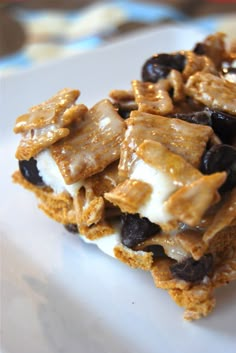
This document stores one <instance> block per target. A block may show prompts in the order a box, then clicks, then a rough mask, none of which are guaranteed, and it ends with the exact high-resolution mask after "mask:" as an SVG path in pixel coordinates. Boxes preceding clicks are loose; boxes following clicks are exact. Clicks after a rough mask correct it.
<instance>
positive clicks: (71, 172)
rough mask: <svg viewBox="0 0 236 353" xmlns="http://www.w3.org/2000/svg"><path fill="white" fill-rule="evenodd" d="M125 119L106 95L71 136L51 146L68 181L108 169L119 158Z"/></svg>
mask: <svg viewBox="0 0 236 353" xmlns="http://www.w3.org/2000/svg"><path fill="white" fill-rule="evenodd" d="M124 132H125V123H124V120H123V119H121V117H120V116H119V114H118V113H117V112H116V110H115V109H114V107H113V105H112V103H111V102H110V101H109V100H107V99H105V100H102V101H100V102H99V103H97V104H96V105H95V106H94V107H92V108H91V109H90V110H89V111H88V112H87V113H86V114H85V115H84V116H83V118H82V121H79V122H78V123H77V122H76V123H75V125H74V126H73V129H72V131H71V133H70V135H69V136H67V137H66V138H64V139H62V140H60V141H59V142H58V143H56V144H54V145H53V146H51V153H52V156H53V158H54V160H55V162H56V163H57V165H58V167H59V169H60V171H61V174H62V176H63V178H64V180H65V182H66V183H67V184H73V183H75V182H77V181H78V180H81V179H86V178H88V177H90V176H91V175H94V174H96V173H98V172H101V171H102V170H104V169H105V168H106V167H107V166H108V165H109V164H110V163H112V162H114V161H115V160H117V159H119V157H120V144H121V142H122V140H123V136H124Z"/></svg>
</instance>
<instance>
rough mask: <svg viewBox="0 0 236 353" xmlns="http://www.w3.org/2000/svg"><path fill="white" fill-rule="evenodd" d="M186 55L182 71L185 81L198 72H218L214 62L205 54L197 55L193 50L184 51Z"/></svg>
mask: <svg viewBox="0 0 236 353" xmlns="http://www.w3.org/2000/svg"><path fill="white" fill-rule="evenodd" d="M183 53H184V55H185V57H186V64H185V67H184V70H183V72H182V76H183V79H184V81H185V82H186V81H187V79H188V78H189V77H190V76H191V75H193V74H195V73H196V72H200V71H202V72H211V73H212V74H217V70H216V67H215V65H214V63H213V62H212V61H211V59H210V58H208V57H207V56H205V55H201V56H200V55H196V54H195V53H193V52H192V51H184V52H183Z"/></svg>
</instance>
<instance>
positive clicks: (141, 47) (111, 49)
mask: <svg viewBox="0 0 236 353" xmlns="http://www.w3.org/2000/svg"><path fill="white" fill-rule="evenodd" d="M201 38H202V35H201V34H200V33H197V32H196V31H195V30H194V29H191V28H185V27H183V28H175V27H170V28H168V27H164V28H163V29H161V30H154V31H151V32H143V33H141V34H139V35H137V37H133V38H132V36H131V37H130V38H128V39H126V40H124V41H122V42H120V43H119V42H117V43H115V44H114V45H111V46H108V47H105V48H103V49H99V50H96V51H93V52H90V53H87V54H83V55H81V56H74V57H72V58H68V59H66V60H60V61H58V62H53V63H51V64H50V65H46V66H42V67H41V68H39V69H36V70H32V71H30V72H25V73H23V74H19V75H17V76H13V77H9V78H6V79H2V80H1V94H0V98H1V102H0V107H1V108H0V109H1V117H0V141H1V149H0V165H1V167H0V179H1V182H0V190H1V198H0V233H1V353H19V352H20V353H52V352H53V353H55V352H56V353H57V352H58V353H59V352H60V353H64V352H66V353H74V352H81V353H82V352H86V353H111V352H112V353H127V352H135V353H154V352H155V353H159V352H175V353H180V352H181V353H190V352H191V353H199V352H214V353H220V352H227V353H233V352H235V347H236V338H235V337H236V336H235V324H236V299H235V298H236V284H231V285H229V286H228V287H225V288H223V289H220V290H218V291H217V294H216V296H217V308H216V310H215V311H214V313H213V314H212V315H210V316H209V317H208V318H207V319H203V320H201V321H198V322H194V323H188V322H184V321H183V319H182V309H181V308H179V307H177V306H176V305H175V303H174V302H172V300H171V299H170V298H169V296H168V294H167V293H166V292H165V291H163V290H160V289H156V288H155V286H154V284H153V281H152V279H151V275H150V274H149V273H146V272H142V271H138V270H132V269H130V268H128V267H127V266H125V265H123V264H122V263H120V262H118V261H117V260H115V259H113V258H111V257H109V256H107V255H105V254H103V253H102V252H101V251H100V250H99V249H98V248H97V247H96V246H93V245H91V244H85V243H84V242H83V241H82V240H81V239H79V238H78V237H76V236H74V235H72V234H69V233H67V232H66V231H65V230H64V229H63V227H62V226H61V225H59V224H57V223H55V222H53V221H52V220H50V219H48V218H47V217H45V216H44V215H43V214H42V212H41V211H39V210H38V209H37V205H36V200H35V199H34V197H33V195H31V194H30V193H29V192H26V191H25V190H23V189H22V188H21V187H20V186H18V185H14V184H12V182H11V174H12V172H13V171H14V170H15V169H16V166H17V163H16V161H15V160H14V151H15V148H16V145H17V140H18V138H17V137H15V136H13V133H12V132H11V131H12V126H13V123H14V120H15V118H16V117H17V116H18V115H20V114H22V113H24V112H25V111H26V109H27V108H28V107H29V106H31V105H33V104H36V103H39V102H41V101H42V100H43V99H46V98H48V97H49V96H50V95H51V94H53V93H54V92H55V91H57V90H59V89H61V88H64V87H66V86H70V87H74V88H79V89H81V91H82V98H81V100H80V101H83V102H85V103H88V104H92V103H95V102H96V101H97V100H98V99H100V98H103V97H104V96H105V95H106V94H107V92H108V91H109V90H110V89H113V88H124V87H129V82H130V80H131V79H135V78H138V77H139V73H140V67H141V64H142V63H143V61H144V60H145V59H147V58H148V57H149V56H150V55H151V54H153V53H154V52H160V51H167V50H177V49H188V48H191V47H192V45H193V43H194V42H195V41H196V40H199V39H201Z"/></svg>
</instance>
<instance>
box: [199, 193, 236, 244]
mask: <svg viewBox="0 0 236 353" xmlns="http://www.w3.org/2000/svg"><path fill="white" fill-rule="evenodd" d="M235 220H236V188H234V189H233V190H232V191H231V192H230V193H228V195H227V196H226V197H225V200H224V201H223V204H222V205H221V208H220V209H219V210H218V212H216V214H215V216H214V219H213V221H212V223H211V224H210V226H209V227H208V229H207V230H206V232H205V233H204V236H203V241H204V242H205V243H206V244H209V243H210V242H211V241H212V239H213V238H214V236H215V235H216V234H217V233H218V232H220V231H221V230H223V229H224V228H226V227H228V226H230V224H232V223H233V221H235Z"/></svg>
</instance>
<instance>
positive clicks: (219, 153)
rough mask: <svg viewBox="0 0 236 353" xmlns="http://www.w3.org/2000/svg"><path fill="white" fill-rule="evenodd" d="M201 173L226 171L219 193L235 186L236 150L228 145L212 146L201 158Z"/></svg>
mask: <svg viewBox="0 0 236 353" xmlns="http://www.w3.org/2000/svg"><path fill="white" fill-rule="evenodd" d="M201 171H202V173H204V174H212V173H215V172H221V171H226V172H227V174H228V176H227V179H226V181H225V183H224V184H223V185H222V186H221V188H220V192H225V191H229V190H231V189H233V188H234V187H235V186H236V148H235V147H233V146H230V145H224V144H221V145H214V146H212V147H211V148H210V149H209V150H208V151H207V152H206V153H205V154H204V156H203V158H202V163H201Z"/></svg>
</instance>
